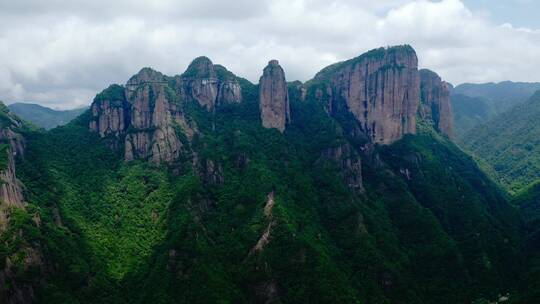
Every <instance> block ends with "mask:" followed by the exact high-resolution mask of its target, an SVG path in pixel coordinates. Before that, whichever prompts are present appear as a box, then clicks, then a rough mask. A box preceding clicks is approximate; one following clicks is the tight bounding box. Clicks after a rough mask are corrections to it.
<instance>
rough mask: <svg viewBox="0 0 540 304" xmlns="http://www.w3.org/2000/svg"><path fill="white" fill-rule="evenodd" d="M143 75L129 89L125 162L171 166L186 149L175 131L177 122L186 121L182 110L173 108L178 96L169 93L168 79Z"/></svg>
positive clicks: (147, 73) (131, 80) (127, 89)
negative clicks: (150, 161)
mask: <svg viewBox="0 0 540 304" xmlns="http://www.w3.org/2000/svg"><path fill="white" fill-rule="evenodd" d="M144 70H145V69H143V71H144ZM141 72H142V71H141ZM140 74H141V73H139V74H137V75H135V76H134V77H132V78H131V79H130V80H129V81H128V83H127V85H126V92H127V94H126V96H127V98H128V103H129V105H130V109H129V113H130V115H129V116H130V123H129V126H130V130H129V132H128V134H127V136H126V139H125V159H126V160H128V161H129V160H133V159H135V158H150V160H152V161H153V162H155V163H159V162H171V161H173V160H175V159H177V158H178V155H179V153H180V148H181V146H182V144H181V143H180V139H179V137H178V134H176V131H175V129H174V126H175V125H180V123H181V122H180V121H177V120H176V118H178V120H183V116H182V113H181V111H180V109H179V108H178V107H177V106H175V105H174V104H173V103H174V100H173V99H174V98H175V93H174V92H168V90H170V88H169V87H168V85H167V79H166V78H165V76H163V75H162V74H161V73H159V72H156V71H151V72H149V71H147V72H145V73H144V74H143V75H140ZM145 74H146V75H145ZM182 122H185V121H182Z"/></svg>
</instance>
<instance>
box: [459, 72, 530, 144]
mask: <svg viewBox="0 0 540 304" xmlns="http://www.w3.org/2000/svg"><path fill="white" fill-rule="evenodd" d="M538 90H540V83H537V82H531V83H528V82H511V81H503V82H499V83H491V82H490V83H482V84H474V83H465V84H461V85H458V86H457V87H455V88H454V89H452V91H451V95H452V97H451V99H452V106H453V108H454V126H455V128H456V135H457V138H458V139H460V140H461V139H462V138H463V136H464V135H465V134H466V133H467V131H469V130H471V129H472V128H474V127H475V126H477V125H479V124H481V123H484V122H487V121H488V120H490V119H491V118H493V117H495V116H496V115H497V114H501V113H503V112H505V111H506V110H508V109H510V108H512V107H513V106H515V105H517V104H519V103H523V102H525V101H526V100H527V99H529V98H530V97H531V96H532V95H533V94H534V92H536V91H538Z"/></svg>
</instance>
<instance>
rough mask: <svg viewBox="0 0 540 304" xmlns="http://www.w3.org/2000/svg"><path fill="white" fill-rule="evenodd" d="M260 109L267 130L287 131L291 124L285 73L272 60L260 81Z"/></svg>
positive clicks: (275, 61)
mask: <svg viewBox="0 0 540 304" xmlns="http://www.w3.org/2000/svg"><path fill="white" fill-rule="evenodd" d="M259 108H260V111H261V121H262V125H263V127H265V128H275V129H278V130H279V131H280V132H283V131H285V126H286V124H287V123H289V122H290V109H289V95H288V92H287V82H286V81H285V72H284V71H283V69H282V68H281V66H280V65H279V63H278V61H277V60H270V62H268V65H267V66H266V67H265V68H264V71H263V75H262V76H261V78H260V80H259Z"/></svg>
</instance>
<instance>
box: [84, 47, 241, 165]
mask: <svg viewBox="0 0 540 304" xmlns="http://www.w3.org/2000/svg"><path fill="white" fill-rule="evenodd" d="M241 100H242V90H241V87H240V84H239V82H238V80H237V78H236V76H234V74H233V73H231V72H229V71H227V69H225V68H224V67H222V66H217V65H213V64H212V61H210V59H208V58H207V57H198V58H196V59H195V60H193V62H192V63H191V64H190V65H189V67H188V69H187V70H186V72H185V73H184V74H182V75H181V76H175V77H174V78H173V77H168V76H165V75H163V74H162V73H160V72H158V71H155V70H153V69H151V68H143V69H141V70H140V71H139V72H138V73H137V74H136V75H134V76H132V77H131V78H130V79H129V80H128V81H127V83H126V85H125V86H120V85H112V86H110V87H109V88H107V89H106V90H104V91H103V92H101V93H100V94H98V95H97V96H96V98H95V99H94V102H93V103H92V106H91V113H92V119H91V121H90V123H89V128H90V129H91V130H92V131H94V132H97V133H98V134H99V135H100V136H101V137H106V138H108V140H109V142H110V145H111V147H112V148H116V149H118V148H121V147H124V149H125V151H124V157H125V159H126V160H128V161H129V160H132V159H137V158H142V159H149V160H151V161H153V162H156V163H159V162H173V161H175V160H176V159H178V157H179V156H180V151H181V149H183V148H185V147H184V145H185V143H182V142H181V140H180V138H187V139H188V140H189V139H190V138H191V136H192V135H193V133H194V128H195V126H194V123H193V122H192V121H188V120H187V119H186V118H185V116H184V105H185V103H189V102H197V103H199V104H200V105H202V106H203V107H206V108H207V110H211V111H214V110H215V107H216V106H217V105H220V104H226V103H236V102H240V101H241ZM178 132H181V133H183V134H177V133H178Z"/></svg>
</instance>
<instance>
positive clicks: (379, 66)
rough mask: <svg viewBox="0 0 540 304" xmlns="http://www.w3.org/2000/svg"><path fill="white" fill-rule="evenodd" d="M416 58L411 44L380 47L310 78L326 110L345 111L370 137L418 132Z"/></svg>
mask: <svg viewBox="0 0 540 304" xmlns="http://www.w3.org/2000/svg"><path fill="white" fill-rule="evenodd" d="M419 82H420V80H419V75H418V58H417V56H416V53H415V51H414V49H413V48H412V47H410V46H407V45H405V46H396V47H390V48H379V49H375V50H372V51H369V52H367V53H365V54H363V55H361V56H359V57H356V58H353V59H351V60H347V61H344V62H340V63H337V64H334V65H331V66H329V67H326V68H324V69H323V70H322V71H321V72H319V73H318V74H317V75H316V76H315V78H314V79H313V80H312V81H310V82H309V85H311V87H312V88H311V90H312V91H313V90H314V92H312V94H311V95H312V96H314V97H315V98H316V99H318V100H321V101H323V102H325V103H326V106H327V109H328V111H329V112H330V114H334V113H335V112H339V111H348V112H350V113H352V114H353V115H354V117H355V118H356V120H357V121H358V123H359V125H360V128H361V130H362V132H363V133H364V135H365V136H367V138H368V139H369V140H370V141H371V142H374V143H379V144H390V143H392V142H394V141H396V140H398V139H400V138H401V137H402V136H403V135H404V134H408V133H415V132H416V112H417V108H418V103H419V99H420V97H419V95H420V93H419V88H420V85H419Z"/></svg>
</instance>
